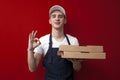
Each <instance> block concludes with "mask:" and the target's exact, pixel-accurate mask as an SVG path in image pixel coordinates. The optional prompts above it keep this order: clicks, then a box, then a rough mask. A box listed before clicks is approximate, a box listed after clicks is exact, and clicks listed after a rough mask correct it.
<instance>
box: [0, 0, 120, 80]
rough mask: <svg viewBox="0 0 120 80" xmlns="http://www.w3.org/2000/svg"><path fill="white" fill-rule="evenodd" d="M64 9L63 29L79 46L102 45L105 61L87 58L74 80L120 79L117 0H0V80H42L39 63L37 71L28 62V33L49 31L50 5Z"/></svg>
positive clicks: (42, 74)
mask: <svg viewBox="0 0 120 80" xmlns="http://www.w3.org/2000/svg"><path fill="white" fill-rule="evenodd" d="M54 4H59V5H62V6H63V7H64V8H65V9H66V13H67V22H68V23H67V24H66V25H65V32H66V33H69V34H71V35H73V36H76V37H77V38H78V39H79V42H80V44H81V45H103V46H104V51H105V52H106V53H107V58H106V60H87V61H85V62H83V67H82V69H81V71H79V72H75V80H120V64H119V63H120V62H119V61H120V58H119V56H120V51H119V50H120V49H119V48H120V47H119V46H120V42H119V41H120V36H119V34H120V28H119V27H120V11H119V10H120V3H119V2H118V1H116V0H1V1H0V37H1V38H0V80H9V79H10V80H44V75H45V70H44V68H43V67H42V64H41V63H40V65H39V68H38V70H37V71H36V72H33V73H31V72H29V70H28V65H27V42H28V34H29V33H30V32H31V31H32V30H38V34H37V37H40V36H43V35H45V34H48V33H50V32H51V26H50V25H49V23H48V19H49V15H48V10H49V8H50V7H51V6H52V5H54Z"/></svg>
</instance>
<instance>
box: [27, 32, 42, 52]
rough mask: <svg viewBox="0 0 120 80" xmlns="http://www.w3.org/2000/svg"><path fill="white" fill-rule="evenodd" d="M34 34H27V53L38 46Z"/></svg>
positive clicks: (38, 43)
mask: <svg viewBox="0 0 120 80" xmlns="http://www.w3.org/2000/svg"><path fill="white" fill-rule="evenodd" d="M36 33H37V31H32V33H30V34H29V40H28V51H33V50H34V48H36V47H37V46H38V45H40V41H39V39H38V38H36V37H35V36H36Z"/></svg>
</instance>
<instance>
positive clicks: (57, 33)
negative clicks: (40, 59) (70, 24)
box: [52, 28, 65, 41]
mask: <svg viewBox="0 0 120 80" xmlns="http://www.w3.org/2000/svg"><path fill="white" fill-rule="evenodd" d="M52 36H53V37H54V38H55V39H56V40H57V41H61V40H63V39H64V38H65V35H64V31H63V29H54V28H53V29H52Z"/></svg>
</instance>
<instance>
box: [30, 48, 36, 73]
mask: <svg viewBox="0 0 120 80" xmlns="http://www.w3.org/2000/svg"><path fill="white" fill-rule="evenodd" d="M28 67H29V70H30V71H31V72H33V71H35V70H36V62H35V58H34V53H33V51H32V50H28Z"/></svg>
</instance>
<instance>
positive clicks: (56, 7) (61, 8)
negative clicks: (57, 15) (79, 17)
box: [49, 5, 66, 16]
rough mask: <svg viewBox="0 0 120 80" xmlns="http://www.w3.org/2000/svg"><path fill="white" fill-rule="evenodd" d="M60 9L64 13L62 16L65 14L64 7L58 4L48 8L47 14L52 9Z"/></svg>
mask: <svg viewBox="0 0 120 80" xmlns="http://www.w3.org/2000/svg"><path fill="white" fill-rule="evenodd" d="M57 10H58V11H60V12H62V13H63V14H64V16H66V13H65V9H64V8H63V7H62V6H60V5H54V6H52V7H51V8H50V9H49V15H50V14H51V13H52V12H53V11H57Z"/></svg>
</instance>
